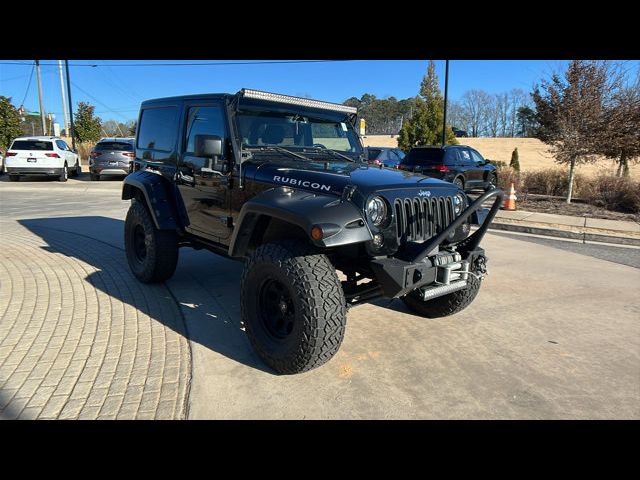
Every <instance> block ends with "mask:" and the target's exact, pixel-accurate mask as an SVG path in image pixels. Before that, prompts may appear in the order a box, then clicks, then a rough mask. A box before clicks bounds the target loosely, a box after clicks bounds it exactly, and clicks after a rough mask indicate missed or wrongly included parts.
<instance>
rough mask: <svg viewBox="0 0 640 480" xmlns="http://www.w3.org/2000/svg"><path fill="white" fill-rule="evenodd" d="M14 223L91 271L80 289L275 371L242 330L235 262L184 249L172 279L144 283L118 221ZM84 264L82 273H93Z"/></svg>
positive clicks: (65, 219) (84, 219)
mask: <svg viewBox="0 0 640 480" xmlns="http://www.w3.org/2000/svg"><path fill="white" fill-rule="evenodd" d="M18 222H19V223H20V224H21V225H23V226H24V227H26V228H27V229H29V230H30V231H31V232H33V233H34V234H35V235H37V236H39V237H40V238H41V239H42V240H43V241H44V242H46V243H47V246H43V247H42V248H43V249H45V250H47V251H49V252H54V253H60V254H63V255H65V256H67V257H71V258H75V259H77V260H79V261H80V262H82V263H83V264H87V265H90V266H91V267H94V269H95V270H96V271H94V272H91V273H89V274H88V275H86V276H85V277H84V281H85V282H87V283H88V284H89V285H85V289H86V290H87V291H90V289H92V288H95V289H96V290H98V291H102V292H104V293H106V294H107V295H109V296H110V297H111V298H113V299H115V300H118V301H120V302H123V303H124V304H128V305H131V306H132V307H134V308H135V309H137V310H139V311H140V312H142V313H143V314H146V315H148V316H149V317H150V318H152V319H153V320H155V321H157V322H160V323H162V324H164V325H165V326H167V327H168V328H170V329H172V330H174V331H176V332H177V333H179V334H181V335H183V336H185V337H187V338H188V339H189V340H191V341H193V342H195V343H198V344H200V345H202V346H204V347H206V348H208V349H210V350H212V351H214V352H217V353H219V354H221V355H223V356H225V357H228V358H229V359H231V360H234V361H237V362H239V363H242V364H245V365H247V366H249V367H252V368H255V369H257V370H261V371H264V372H267V373H274V372H273V371H272V370H271V369H270V368H269V367H268V366H266V365H265V364H264V363H263V362H262V361H261V360H260V359H259V357H258V356H257V355H256V354H255V353H254V352H253V349H252V348H251V345H250V343H249V341H248V339H247V337H246V334H245V333H244V331H243V330H242V326H241V321H240V309H239V303H240V299H239V288H238V285H239V284H240V273H241V272H240V270H241V265H240V264H239V263H238V262H234V261H232V260H229V259H224V258H222V257H219V256H216V255H212V254H210V253H208V252H204V251H201V252H196V251H193V250H191V249H189V248H183V249H181V250H180V260H179V262H178V268H177V270H176V274H175V275H174V277H173V278H172V279H170V280H169V281H167V282H166V283H165V284H152V285H146V284H143V283H140V282H138V281H137V280H136V279H135V277H134V276H133V275H132V274H131V272H130V270H129V265H128V263H127V260H126V256H125V252H124V245H123V231H124V222H123V221H122V220H118V219H114V218H108V217H101V216H84V217H60V218H38V219H23V220H19V221H18ZM87 265H84V268H83V267H82V266H81V269H82V270H92V269H91V268H90V267H88V266H87ZM168 302H169V303H174V302H175V303H177V305H178V307H179V308H180V312H181V313H182V317H183V318H175V317H176V316H178V315H175V313H177V312H176V311H175V309H174V308H173V309H169V308H167V307H166V304H167V303H168ZM163 305H165V306H164V307H163ZM168 312H169V313H168ZM170 312H174V314H173V315H172V314H170ZM185 325H186V328H185Z"/></svg>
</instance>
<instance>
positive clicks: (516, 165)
mask: <svg viewBox="0 0 640 480" xmlns="http://www.w3.org/2000/svg"><path fill="white" fill-rule="evenodd" d="M509 166H510V167H511V168H513V169H514V170H515V171H516V172H519V171H520V159H519V158H518V147H516V148H514V149H513V152H512V153H511V161H510V162H509Z"/></svg>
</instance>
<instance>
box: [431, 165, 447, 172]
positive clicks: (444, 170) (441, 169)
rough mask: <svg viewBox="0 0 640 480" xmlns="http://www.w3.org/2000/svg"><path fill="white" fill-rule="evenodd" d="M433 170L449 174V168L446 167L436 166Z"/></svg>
mask: <svg viewBox="0 0 640 480" xmlns="http://www.w3.org/2000/svg"><path fill="white" fill-rule="evenodd" d="M433 169H434V170H437V171H439V172H448V171H449V167H447V166H446V165H434V166H433Z"/></svg>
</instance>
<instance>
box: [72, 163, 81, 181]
mask: <svg viewBox="0 0 640 480" xmlns="http://www.w3.org/2000/svg"><path fill="white" fill-rule="evenodd" d="M81 173H82V167H81V166H80V159H78V160H76V166H75V167H74V168H73V173H72V175H73V178H78V177H79V176H80V174H81Z"/></svg>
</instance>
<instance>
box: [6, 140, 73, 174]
mask: <svg viewBox="0 0 640 480" xmlns="http://www.w3.org/2000/svg"><path fill="white" fill-rule="evenodd" d="M5 170H6V172H7V173H8V174H9V180H10V181H12V182H16V181H18V180H20V177H21V176H24V175H49V176H55V177H58V180H60V181H61V182H66V181H67V178H68V177H69V175H71V176H74V177H76V176H78V175H79V174H80V173H81V172H82V170H81V167H80V157H79V156H78V153H77V152H75V151H73V150H71V147H69V145H67V143H66V142H65V141H64V140H62V139H61V138H59V137H51V136H41V137H18V138H16V139H15V140H14V141H13V143H12V144H11V146H10V147H9V149H8V150H7V153H6V156H5Z"/></svg>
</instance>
